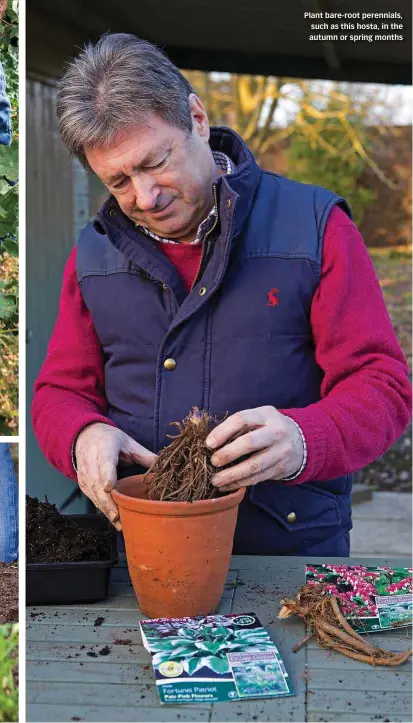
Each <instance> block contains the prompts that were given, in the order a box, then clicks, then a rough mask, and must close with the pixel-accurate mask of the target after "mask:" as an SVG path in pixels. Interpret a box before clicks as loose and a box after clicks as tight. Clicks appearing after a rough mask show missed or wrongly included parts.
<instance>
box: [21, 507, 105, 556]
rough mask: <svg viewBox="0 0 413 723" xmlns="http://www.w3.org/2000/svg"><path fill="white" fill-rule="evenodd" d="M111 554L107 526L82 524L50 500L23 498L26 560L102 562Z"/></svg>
mask: <svg viewBox="0 0 413 723" xmlns="http://www.w3.org/2000/svg"><path fill="white" fill-rule="evenodd" d="M109 556H110V525H109V522H108V529H107V530H105V531H104V532H97V531H96V530H91V529H88V528H84V527H81V526H80V525H78V524H77V522H75V521H74V520H73V519H71V518H69V517H68V516H67V515H62V514H60V512H59V511H58V510H57V509H56V506H55V505H52V504H50V502H47V501H46V502H40V501H39V500H38V499H37V498H33V497H29V496H27V497H26V560H27V562H28V563H36V562H82V561H84V560H90V561H103V560H108V559H109Z"/></svg>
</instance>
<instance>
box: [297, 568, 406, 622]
mask: <svg viewBox="0 0 413 723" xmlns="http://www.w3.org/2000/svg"><path fill="white" fill-rule="evenodd" d="M306 583H307V584H310V585H318V584H320V583H323V584H325V585H326V589H327V592H328V593H330V594H331V595H335V596H336V597H337V598H338V599H339V600H340V601H341V609H342V612H343V614H344V617H345V618H346V619H347V620H348V622H349V623H350V625H351V626H352V627H353V628H354V630H356V631H357V632H358V633H374V632H379V631H381V630H390V629H394V628H399V627H407V626H409V625H411V624H412V612H413V605H412V603H413V596H412V592H413V588H412V568H411V567H394V568H393V567H386V566H383V567H365V566H364V565H334V564H331V565H329V564H324V565H307V566H306Z"/></svg>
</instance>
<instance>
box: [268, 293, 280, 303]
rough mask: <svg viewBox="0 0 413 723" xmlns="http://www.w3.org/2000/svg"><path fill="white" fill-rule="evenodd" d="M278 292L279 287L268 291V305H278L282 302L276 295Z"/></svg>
mask: <svg viewBox="0 0 413 723" xmlns="http://www.w3.org/2000/svg"><path fill="white" fill-rule="evenodd" d="M278 293H279V291H278V289H271V291H269V292H268V301H267V306H278V304H279V303H280V302H279V301H278V299H277V297H276V294H278Z"/></svg>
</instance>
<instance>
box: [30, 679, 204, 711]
mask: <svg viewBox="0 0 413 723" xmlns="http://www.w3.org/2000/svg"><path fill="white" fill-rule="evenodd" d="M26 700H27V702H28V703H46V704H48V705H71V703H73V701H74V700H76V705H85V706H89V705H91V706H93V705H95V704H96V701H99V704H100V705H102V706H107V707H108V708H112V713H111V716H112V718H111V720H116V711H114V710H113V709H114V708H115V709H116V708H117V706H118V705H119V702H120V701H122V705H124V706H127V707H129V706H133V705H139V706H140V705H144V706H148V707H152V706H155V707H156V706H160V702H159V696H158V691H157V690H156V686H155V685H154V684H153V683H152V684H143V685H139V684H138V683H136V684H134V685H129V684H124V685H122V684H119V683H118V682H116V683H112V685H102V684H101V683H87V682H78V683H76V686H74V685H73V683H71V682H65V683H62V682H61V681H60V682H53V683H49V682H42V683H41V684H39V683H37V682H34V681H28V682H27V684H26ZM191 707H192V708H200V709H201V710H202V709H204V710H205V709H207V710H209V708H210V704H200V705H193V706H191Z"/></svg>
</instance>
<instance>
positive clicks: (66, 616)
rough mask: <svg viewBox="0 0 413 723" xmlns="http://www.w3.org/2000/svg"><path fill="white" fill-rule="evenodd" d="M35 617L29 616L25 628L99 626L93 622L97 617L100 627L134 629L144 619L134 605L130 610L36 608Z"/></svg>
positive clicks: (122, 608)
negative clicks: (101, 620)
mask: <svg viewBox="0 0 413 723" xmlns="http://www.w3.org/2000/svg"><path fill="white" fill-rule="evenodd" d="M34 615H36V617H35V618H32V617H30V616H29V618H28V624H27V629H28V630H31V629H33V628H36V627H39V628H43V627H44V626H45V625H47V626H52V627H54V626H56V625H59V626H60V625H61V626H64V627H66V626H72V627H74V626H78V625H81V626H82V627H84V628H94V627H100V626H99V625H97V626H95V625H94V623H95V621H96V620H97V619H98V618H103V622H102V623H101V626H102V627H109V626H112V627H113V626H116V627H127V626H131V627H133V628H135V629H138V628H139V620H143V619H145V618H144V616H143V615H142V613H141V612H140V611H139V608H138V607H137V605H136V602H135V607H134V609H132V610H128V609H125V608H124V607H121V606H120V605H119V607H118V605H116V607H114V606H113V607H112V608H111V609H110V608H107V607H106V608H101V609H100V610H89V609H87V608H63V607H62V608H61V609H59V608H46V607H44V608H38V610H37V611H36V613H34Z"/></svg>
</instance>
